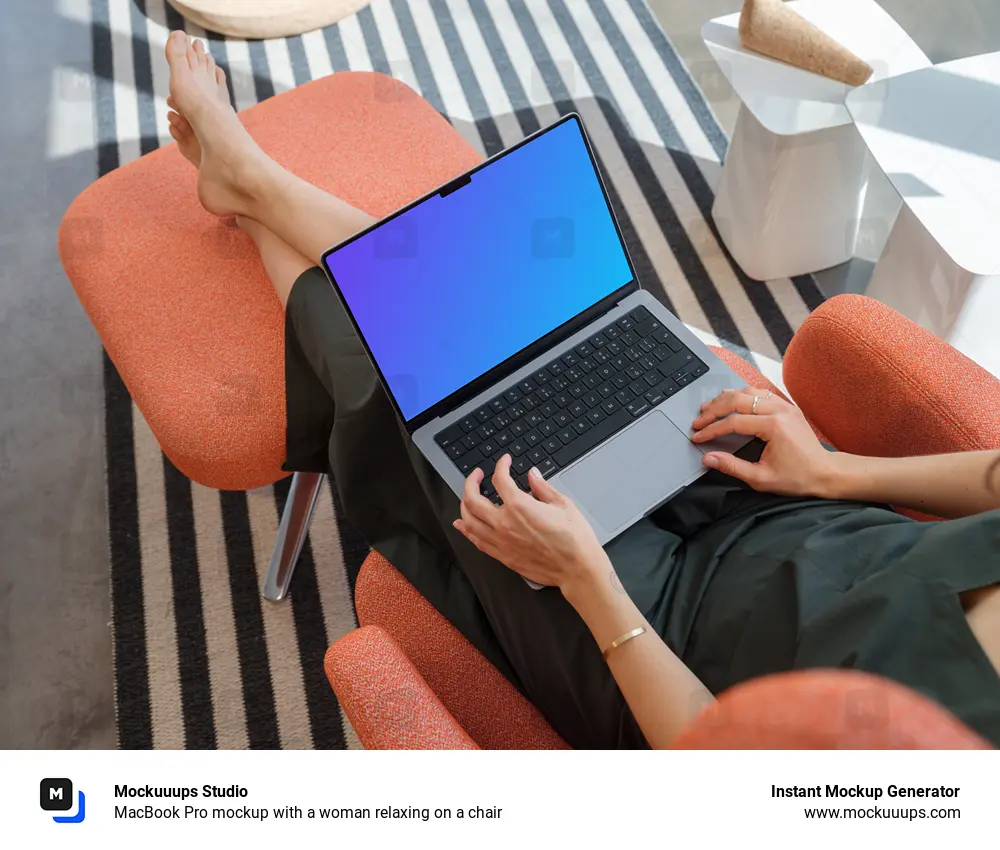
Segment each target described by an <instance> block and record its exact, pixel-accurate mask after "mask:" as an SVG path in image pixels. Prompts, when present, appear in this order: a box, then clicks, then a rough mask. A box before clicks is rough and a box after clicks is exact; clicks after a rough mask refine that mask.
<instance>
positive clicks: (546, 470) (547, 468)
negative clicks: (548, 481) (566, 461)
mask: <svg viewBox="0 0 1000 850" xmlns="http://www.w3.org/2000/svg"><path fill="white" fill-rule="evenodd" d="M538 471H539V472H540V473H542V478H549V477H551V476H553V475H555V474H556V473H557V472H558V471H559V467H558V466H557V465H556V462H555V461H554V460H552V458H550V457H547V458H545V460H543V461H542V462H541V463H540V464H538Z"/></svg>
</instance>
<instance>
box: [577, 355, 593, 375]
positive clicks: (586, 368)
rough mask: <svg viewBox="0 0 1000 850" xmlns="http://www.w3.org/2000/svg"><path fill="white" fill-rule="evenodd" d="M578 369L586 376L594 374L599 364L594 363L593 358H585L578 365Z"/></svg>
mask: <svg viewBox="0 0 1000 850" xmlns="http://www.w3.org/2000/svg"><path fill="white" fill-rule="evenodd" d="M576 368H577V369H579V370H580V371H581V372H583V374H584V375H586V374H587V373H588V372H593V371H594V369H596V368H597V364H596V363H595V362H594V360H593V358H591V357H585V358H583V360H581V361H580V362H579V363H577V364H576Z"/></svg>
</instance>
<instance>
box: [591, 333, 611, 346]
mask: <svg viewBox="0 0 1000 850" xmlns="http://www.w3.org/2000/svg"><path fill="white" fill-rule="evenodd" d="M607 341H608V338H607V337H606V336H605V335H604V334H603V333H596V334H594V335H593V336H592V337H590V339H588V340H587V342H588V343H590V345H591V346H592V347H593V348H595V349H597V348H600V347H601V346H603V345H606V344H607Z"/></svg>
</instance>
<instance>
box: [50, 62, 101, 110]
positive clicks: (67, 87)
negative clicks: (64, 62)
mask: <svg viewBox="0 0 1000 850" xmlns="http://www.w3.org/2000/svg"><path fill="white" fill-rule="evenodd" d="M56 91H57V92H58V93H59V99H60V100H61V101H62V102H64V103H90V101H91V99H92V98H93V96H94V78H93V76H91V75H90V74H89V73H87V72H86V71H82V70H81V69H79V68H73V67H67V66H63V67H61V68H58V69H57V70H56Z"/></svg>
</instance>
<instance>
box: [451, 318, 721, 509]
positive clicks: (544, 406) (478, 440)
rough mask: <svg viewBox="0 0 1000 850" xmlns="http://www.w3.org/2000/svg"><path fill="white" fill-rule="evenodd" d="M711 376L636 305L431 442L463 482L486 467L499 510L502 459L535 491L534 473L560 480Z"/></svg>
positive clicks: (486, 488) (485, 488)
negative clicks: (496, 478) (496, 479)
mask: <svg viewBox="0 0 1000 850" xmlns="http://www.w3.org/2000/svg"><path fill="white" fill-rule="evenodd" d="M707 372H708V367H707V366H706V365H705V364H704V363H702V362H701V360H699V359H698V358H697V357H696V356H695V355H694V354H693V353H692V352H691V351H690V350H689V349H688V348H687V346H685V345H684V344H683V343H682V342H681V341H680V340H679V339H677V337H676V336H674V335H673V334H672V333H670V331H668V330H667V329H666V328H665V327H663V323H662V322H660V321H659V319H657V318H655V317H654V316H653V314H652V313H650V312H649V310H647V309H646V308H645V307H637V308H636V309H634V310H632V311H631V312H630V313H628V314H627V315H625V316H623V317H622V318H620V319H617V320H616V321H614V322H611V323H609V324H608V325H607V326H605V327H603V328H601V330H599V331H598V332H597V333H595V334H593V335H592V336H590V337H589V338H588V339H587V341H586V342H582V343H580V344H579V345H578V346H576V348H574V349H572V350H571V351H569V352H567V353H566V354H563V355H561V356H559V357H556V358H554V359H553V360H551V361H550V362H549V363H547V364H546V365H545V366H543V367H542V368H541V369H538V370H537V371H535V372H534V373H532V375H531V376H530V377H527V378H525V379H523V380H522V381H520V382H519V383H518V384H517V385H516V386H512V387H510V388H509V389H507V390H505V391H504V392H502V393H500V394H499V395H497V396H496V397H495V398H493V399H491V400H490V401H488V402H487V403H486V404H484V405H483V406H482V407H480V408H479V409H478V410H475V411H474V412H472V413H471V414H469V415H468V416H467V417H466V418H464V419H462V420H461V421H460V422H458V423H456V424H454V425H450V426H449V427H448V428H445V429H444V430H443V431H441V432H440V433H438V434H436V435H435V437H434V441H435V442H436V443H437V444H438V445H439V446H440V447H441V448H442V449H443V450H444V452H445V454H447V455H448V457H450V458H451V459H452V462H453V463H454V464H455V466H456V467H458V469H459V471H460V472H461V473H462V475H463V476H468V475H469V474H470V473H471V472H472V471H473V470H474V469H476V468H477V467H478V468H480V469H482V470H483V472H484V473H485V478H484V479H483V484H482V492H483V495H484V496H486V497H487V498H488V499H490V501H492V502H493V503H494V504H497V505H499V504H501V499H500V496H499V494H498V493H497V492H496V490H495V489H494V487H493V484H492V483H491V481H490V478H491V476H492V475H493V468H494V466H495V464H496V462H497V461H498V460H499V459H500V458H501V457H503V456H504V454H507V453H510V455H511V457H512V458H513V463H512V465H511V475H513V476H514V480H515V481H516V482H517V485H518V487H520V488H521V489H522V490H524V491H526V492H530V488H529V486H528V470H530V469H531V467H533V466H537V467H538V470H539V471H540V472H541V473H542V475H543V476H545V477H546V478H549V477H551V476H552V475H555V473H556V472H558V471H559V470H560V469H562V468H564V467H566V466H569V465H570V464H571V463H573V461H575V460H577V459H578V458H580V457H582V456H583V455H585V454H586V453H587V452H589V451H590V450H591V449H593V448H594V447H595V446H597V445H599V444H600V443H603V442H604V441H605V440H607V439H608V438H609V437H611V436H612V435H614V434H616V433H617V432H618V431H621V430H622V429H623V428H626V427H627V426H628V425H629V424H630V423H631V422H632V421H633V420H634V419H636V418H638V417H640V416H642V415H643V414H644V413H646V412H647V411H648V410H650V409H651V408H652V407H654V406H656V405H657V404H659V403H660V402H662V401H664V400H666V399H668V398H670V397H671V396H672V395H674V394H675V393H676V392H678V391H679V390H680V389H681V388H682V387H685V386H687V385H688V384H690V383H691V382H692V381H694V380H697V379H698V378H700V377H701V376H702V375H704V374H705V373H707Z"/></svg>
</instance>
